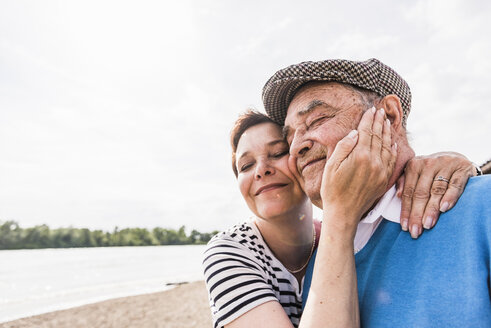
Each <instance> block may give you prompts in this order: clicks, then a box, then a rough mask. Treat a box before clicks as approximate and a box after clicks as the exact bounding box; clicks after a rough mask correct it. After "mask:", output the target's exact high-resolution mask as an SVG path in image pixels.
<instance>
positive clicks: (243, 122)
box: [230, 109, 278, 177]
mask: <svg viewBox="0 0 491 328" xmlns="http://www.w3.org/2000/svg"><path fill="white" fill-rule="evenodd" d="M261 123H273V124H276V125H278V123H276V122H275V121H273V120H272V119H270V118H269V116H267V115H266V114H263V113H260V112H258V111H256V110H253V109H248V110H247V111H246V112H245V113H243V114H241V115H240V116H239V118H238V119H237V121H235V123H234V127H233V128H232V131H230V144H231V146H232V170H233V171H234V174H235V177H237V176H238V175H239V172H238V170H237V165H235V161H236V159H237V158H236V156H237V155H236V152H237V145H238V144H239V140H240V137H242V135H243V134H244V132H245V131H246V130H247V129H249V128H251V127H253V126H255V125H258V124H261Z"/></svg>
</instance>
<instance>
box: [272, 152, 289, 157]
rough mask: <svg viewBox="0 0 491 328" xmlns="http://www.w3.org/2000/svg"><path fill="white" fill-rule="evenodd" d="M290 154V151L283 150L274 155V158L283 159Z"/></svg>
mask: <svg viewBox="0 0 491 328" xmlns="http://www.w3.org/2000/svg"><path fill="white" fill-rule="evenodd" d="M288 153H289V151H288V150H282V151H279V152H276V153H274V154H273V157H274V158H281V157H283V156H285V155H287V154H288Z"/></svg>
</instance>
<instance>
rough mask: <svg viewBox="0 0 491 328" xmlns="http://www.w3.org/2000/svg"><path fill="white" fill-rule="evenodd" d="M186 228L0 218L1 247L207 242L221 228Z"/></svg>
mask: <svg viewBox="0 0 491 328" xmlns="http://www.w3.org/2000/svg"><path fill="white" fill-rule="evenodd" d="M185 230H186V229H185V227H184V226H181V227H180V228H179V230H174V229H163V228H154V229H152V230H151V231H149V230H147V229H142V228H125V229H121V230H119V229H118V228H117V227H116V228H115V229H114V231H113V232H104V231H102V230H89V229H80V228H71V227H70V228H59V229H50V228H49V227H48V226H47V225H45V224H43V225H40V226H35V227H32V228H21V227H19V224H18V223H17V222H15V221H5V222H2V221H0V249H25V248H28V249H32V248H66V247H104V246H151V245H189V244H206V243H207V242H208V241H209V240H210V239H211V237H213V235H215V234H216V233H217V232H218V231H213V232H209V233H201V232H199V231H196V230H192V231H191V233H190V234H189V235H187V234H186V231H185Z"/></svg>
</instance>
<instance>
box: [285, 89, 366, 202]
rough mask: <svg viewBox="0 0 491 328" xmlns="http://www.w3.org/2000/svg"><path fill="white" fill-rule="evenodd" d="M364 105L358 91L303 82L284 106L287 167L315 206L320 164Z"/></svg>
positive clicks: (355, 121) (352, 126) (354, 122)
mask: <svg viewBox="0 0 491 328" xmlns="http://www.w3.org/2000/svg"><path fill="white" fill-rule="evenodd" d="M365 107H366V105H364V103H363V101H362V98H361V96H360V94H359V93H358V92H356V91H355V90H353V89H350V88H348V87H345V86H343V85H341V84H338V83H329V82H327V83H313V84H308V85H306V86H305V87H303V88H301V89H300V90H299V91H298V92H297V94H296V95H295V97H294V98H293V100H292V102H291V103H290V106H288V112H287V116H286V120H285V127H284V131H283V132H284V134H285V136H286V139H287V141H288V144H289V145H290V155H291V156H290V160H289V166H290V170H291V171H292V172H294V173H295V174H296V176H297V179H298V180H299V181H300V185H301V186H302V188H303V190H304V191H305V193H306V194H307V195H308V196H309V198H310V200H311V201H312V202H313V203H314V205H316V206H318V207H321V205H322V200H321V198H320V189H321V182H322V173H323V171H324V165H325V164H326V161H327V159H328V158H329V157H330V156H331V154H332V153H333V151H334V148H335V147H336V144H337V143H338V141H340V140H341V139H342V138H344V137H345V136H346V135H347V134H348V133H349V132H350V131H351V130H353V129H356V128H357V126H358V123H359V122H360V119H361V116H362V114H363V110H364V109H366V108H365Z"/></svg>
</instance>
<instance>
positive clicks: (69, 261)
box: [0, 245, 206, 322]
mask: <svg viewBox="0 0 491 328" xmlns="http://www.w3.org/2000/svg"><path fill="white" fill-rule="evenodd" d="M205 247H206V246H204V245H199V246H196V245H189V246H147V247H95V248H65V249H38V250H8V251H3V250H2V251H0V322H5V321H10V320H14V319H17V318H21V317H25V316H30V315H35V314H40V313H45V312H50V311H55V310H60V309H66V308H70V307H74V306H79V305H83V304H89V303H93V302H97V301H102V300H107V299H111V298H116V297H123V296H129V295H137V294H144V293H151V292H158V291H163V290H166V289H169V288H171V287H169V286H166V284H167V283H173V282H181V281H196V280H202V279H203V275H202V272H201V260H202V254H203V251H204V250H205Z"/></svg>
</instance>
